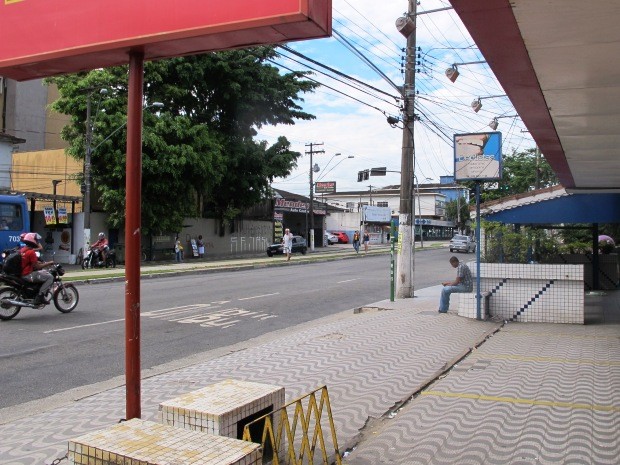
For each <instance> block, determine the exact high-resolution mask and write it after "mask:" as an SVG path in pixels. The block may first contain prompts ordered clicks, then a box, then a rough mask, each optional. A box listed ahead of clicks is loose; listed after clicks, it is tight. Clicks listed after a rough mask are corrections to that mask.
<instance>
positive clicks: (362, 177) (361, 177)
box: [357, 170, 370, 182]
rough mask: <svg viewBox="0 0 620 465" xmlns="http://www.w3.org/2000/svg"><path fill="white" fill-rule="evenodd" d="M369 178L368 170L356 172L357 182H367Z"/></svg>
mask: <svg viewBox="0 0 620 465" xmlns="http://www.w3.org/2000/svg"><path fill="white" fill-rule="evenodd" d="M369 176H370V171H369V170H363V171H358V172H357V182H362V181H368V178H369Z"/></svg>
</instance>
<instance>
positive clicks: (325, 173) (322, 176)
mask: <svg viewBox="0 0 620 465" xmlns="http://www.w3.org/2000/svg"><path fill="white" fill-rule="evenodd" d="M348 158H355V155H349V156H348V157H347V158H343V159H342V160H340V161H339V162H338V163H336V164H335V165H334V166H332V168H331V169H330V170H329V171H327V172H324V173H323V174H321V176H320V178H319V179H317V181H319V180H320V179H323V178H324V177H325V176H327V175H328V174H329V173H331V172H332V170H334V169H335V168H336V167H337V166H338V165H339V164H340V163H342V162H343V161H345V160H346V159H348Z"/></svg>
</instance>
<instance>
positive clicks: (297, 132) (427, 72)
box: [259, 0, 533, 195]
mask: <svg viewBox="0 0 620 465" xmlns="http://www.w3.org/2000/svg"><path fill="white" fill-rule="evenodd" d="M447 5H449V4H448V3H447V2H445V1H439V0H432V1H429V0H426V1H423V2H422V5H420V6H419V7H418V11H425V10H433V9H437V8H443V7H445V6H447ZM353 7H354V8H355V10H357V12H356V11H355V10H354V8H353ZM333 8H334V23H333V25H334V29H335V30H336V31H338V32H339V33H340V34H342V35H344V36H345V37H347V38H348V39H349V40H350V41H354V42H356V43H357V44H358V47H359V49H360V50H362V52H363V53H364V54H365V55H366V56H367V57H368V58H369V59H370V60H371V61H372V62H373V63H374V64H375V65H376V66H377V67H379V68H380V69H381V70H382V71H383V72H384V73H385V74H387V75H388V76H390V78H391V79H392V80H393V81H394V82H395V83H396V84H397V85H402V82H403V77H402V75H401V74H400V70H399V66H398V61H400V55H399V54H400V50H399V48H400V47H404V46H405V38H404V37H403V36H402V35H400V34H399V33H398V32H397V31H396V27H395V21H396V19H397V18H398V17H399V16H401V15H402V14H403V13H404V12H405V10H406V8H407V2H406V1H405V0H399V1H396V0H389V1H387V2H377V1H376V0H334V1H333ZM358 12H360V13H362V14H363V16H364V17H365V18H366V19H364V18H362V17H361V16H360V14H359V13H358ZM384 34H385V35H384ZM386 36H387V37H386ZM417 43H418V45H419V46H420V47H422V50H421V51H420V52H418V53H419V54H420V57H419V58H417V59H418V60H419V61H420V62H421V63H420V65H419V66H418V67H417V68H418V69H420V70H421V71H422V73H419V74H417V75H416V88H417V89H418V90H419V92H420V95H419V96H418V98H417V103H416V105H418V107H419V110H420V112H423V115H421V116H422V122H421V123H416V128H415V147H416V172H417V173H418V178H419V179H420V180H421V182H423V181H422V180H423V179H424V178H426V177H431V178H432V179H433V180H434V181H435V182H438V181H439V176H441V175H451V174H452V169H453V168H452V147H451V143H450V141H451V138H452V136H453V134H454V133H459V132H480V131H488V130H490V129H489V127H488V123H489V122H490V121H491V119H492V118H493V117H495V116H506V115H514V114H515V112H514V109H513V108H512V105H511V104H510V102H509V100H508V99H507V98H505V97H499V98H494V99H483V109H482V110H481V111H480V112H479V113H477V114H476V113H474V112H473V111H472V110H471V108H470V103H471V101H472V100H474V99H475V98H477V97H484V96H489V95H501V94H503V93H504V92H503V90H502V89H501V86H499V84H498V83H497V81H496V80H495V78H494V76H493V75H492V73H491V72H490V70H489V68H488V66H487V65H485V64H482V65H463V66H460V67H459V70H460V72H461V76H460V77H459V79H458V80H457V81H456V82H455V83H451V82H450V81H449V80H448V79H447V78H446V77H445V75H444V71H445V69H446V68H447V67H448V66H449V65H450V64H452V63H460V62H467V61H477V60H480V59H482V57H481V56H480V54H479V53H478V52H477V50H476V49H475V47H474V48H473V49H472V48H469V49H464V48H466V47H470V46H471V45H472V44H473V41H472V39H471V38H470V37H469V35H468V33H467V31H466V30H465V28H464V27H463V25H462V24H461V23H460V20H459V18H458V16H457V15H456V13H455V12H454V11H445V12H438V13H430V14H427V15H420V16H418V29H417ZM291 47H292V48H294V49H296V50H298V51H300V52H301V53H303V54H305V55H307V56H309V57H311V58H313V59H315V60H317V61H319V62H321V63H324V64H327V65H329V66H332V67H334V68H336V69H338V70H340V71H342V72H344V73H346V74H347V75H350V76H352V77H355V78H356V79H359V80H361V81H363V82H366V83H368V84H370V85H372V86H374V87H376V88H378V89H381V90H383V91H385V92H387V93H389V94H391V95H396V90H395V89H393V88H392V87H391V86H390V85H389V84H388V83H387V82H386V81H385V80H383V79H382V78H381V77H379V76H378V74H377V73H376V72H374V71H373V70H371V69H370V67H369V66H367V65H366V64H364V63H363V62H362V61H361V60H360V59H359V58H357V57H355V56H354V55H353V54H352V52H350V51H348V50H347V49H346V48H345V47H344V46H342V45H341V44H340V43H339V42H338V41H336V40H334V39H322V40H315V41H307V42H298V43H295V44H291ZM371 51H372V52H375V53H376V54H377V55H378V56H376V55H373V54H372V53H371ZM285 61H286V60H284V59H283V60H281V62H282V63H284V62H285ZM287 66H289V67H291V68H292V69H302V67H301V65H299V64H298V63H290V62H288V63H287ZM314 77H315V78H316V79H317V80H319V81H320V82H322V83H324V84H327V85H329V86H331V87H333V88H334V89H337V90H339V91H341V92H343V93H345V94H348V95H350V96H352V97H354V98H356V99H358V100H361V101H363V102H366V103H367V104H368V105H372V106H375V107H377V108H378V109H379V110H381V111H382V112H384V113H385V114H389V115H393V116H398V114H399V112H398V109H397V108H396V107H394V106H393V105H391V103H394V101H393V100H392V99H391V98H389V97H386V96H381V97H382V98H384V99H385V100H387V102H383V101H381V100H377V99H375V98H372V97H370V96H368V95H366V94H364V93H363V92H361V91H358V90H355V89H352V88H351V87H349V86H347V85H345V84H343V83H340V82H336V81H333V80H331V79H329V78H327V77H325V76H322V75H320V74H317V75H315V76H314ZM304 99H305V102H304V103H303V107H304V110H305V111H308V112H310V113H312V114H314V115H316V117H317V118H316V120H313V121H300V122H298V123H297V124H295V125H294V126H278V127H275V128H274V127H267V128H263V129H261V131H259V138H260V139H265V140H273V139H275V138H276V137H277V136H279V135H285V136H286V137H287V138H288V139H289V140H290V141H291V142H292V146H293V149H294V150H296V151H299V152H302V153H304V152H306V151H307V150H308V149H309V147H306V145H305V144H308V143H311V142H312V143H324V145H323V146H321V147H320V149H323V150H325V154H320V155H316V156H315V157H314V158H315V160H314V162H316V163H318V164H319V166H321V168H323V169H324V168H325V165H326V164H327V163H328V161H329V160H330V159H332V156H333V155H334V154H335V153H342V154H343V155H342V156H340V157H334V158H333V159H332V161H331V163H330V165H329V166H328V167H327V169H328V170H330V169H331V168H334V169H333V170H332V171H331V172H329V174H327V175H326V176H325V177H322V178H321V179H322V180H326V181H336V182H337V187H338V190H363V189H366V186H367V185H368V184H369V183H372V184H373V185H374V184H375V183H376V185H377V186H384V185H389V184H399V183H400V175H398V174H391V175H388V176H386V177H377V178H370V180H369V181H366V182H364V183H357V172H358V171H360V170H363V169H369V168H372V167H377V166H386V167H387V168H388V170H394V171H398V170H400V164H401V150H402V149H401V145H402V130H401V129H394V128H392V127H390V126H389V125H388V124H387V122H386V116H385V115H384V114H382V113H381V112H380V111H378V110H377V109H374V108H370V107H369V106H367V105H363V104H361V103H359V102H357V101H355V100H352V99H350V98H347V97H345V96H342V95H339V94H338V93H337V92H336V91H334V90H330V89H327V88H324V87H323V88H321V89H319V90H318V91H317V92H315V93H314V94H307V95H305V96H304ZM524 129H525V128H524V127H523V124H522V123H521V122H520V120H518V118H517V119H511V118H506V119H500V128H499V130H503V131H504V139H505V142H504V146H505V147H507V148H511V147H517V148H520V149H525V148H529V147H532V146H533V142H532V141H531V139H530V138H529V134H527V133H526V132H524ZM442 132H443V133H444V134H445V135H442V136H441V137H439V136H438V135H437V134H441V133H442ZM509 151H510V150H504V152H509ZM349 155H353V156H354V157H355V158H354V159H348V158H345V157H346V156H349ZM309 169H310V163H309V157H308V156H303V157H302V158H300V160H299V167H298V168H297V169H296V170H295V171H294V172H293V173H292V174H291V175H290V176H288V177H287V178H286V179H282V180H277V182H274V184H273V186H274V187H276V188H281V189H283V190H288V191H291V192H295V193H299V194H303V195H308V193H309ZM321 176H322V173H318V174H317V175H316V176H315V180H316V178H317V177H321Z"/></svg>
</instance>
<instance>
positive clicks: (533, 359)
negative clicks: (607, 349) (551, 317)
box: [472, 353, 620, 367]
mask: <svg viewBox="0 0 620 465" xmlns="http://www.w3.org/2000/svg"><path fill="white" fill-rule="evenodd" d="M472 355H473V356H474V357H476V358H478V359H499V360H518V361H520V362H551V363H576V364H578V365H599V366H616V367H617V366H620V362H616V361H612V360H592V359H584V358H559V357H526V356H524V355H514V354H484V353H481V354H479V353H474V354H472Z"/></svg>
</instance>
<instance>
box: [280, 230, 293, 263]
mask: <svg viewBox="0 0 620 465" xmlns="http://www.w3.org/2000/svg"><path fill="white" fill-rule="evenodd" d="M282 245H283V246H284V253H285V254H286V261H287V262H288V261H290V260H291V253H292V252H293V234H291V230H290V229H288V228H286V229H285V230H284V236H283V237H282Z"/></svg>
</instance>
